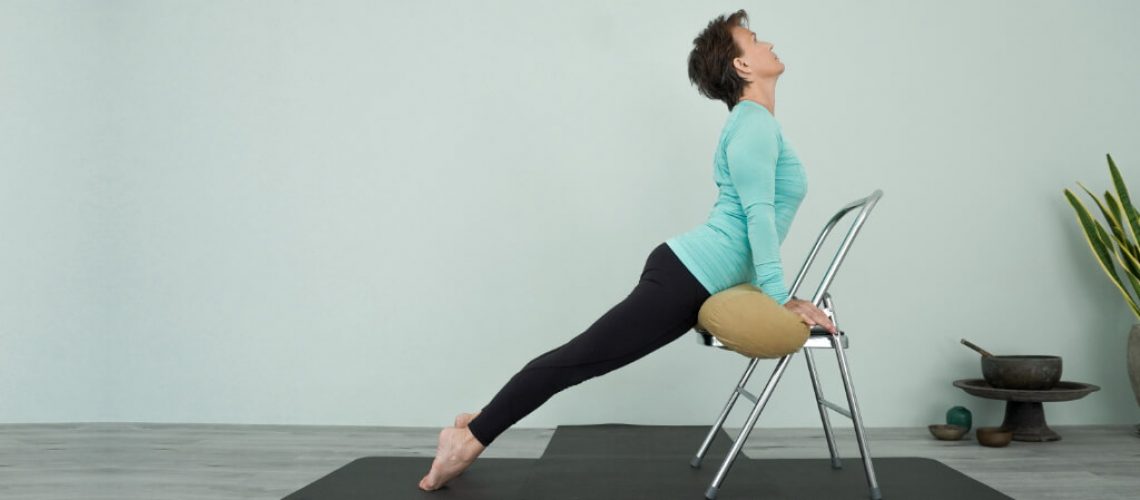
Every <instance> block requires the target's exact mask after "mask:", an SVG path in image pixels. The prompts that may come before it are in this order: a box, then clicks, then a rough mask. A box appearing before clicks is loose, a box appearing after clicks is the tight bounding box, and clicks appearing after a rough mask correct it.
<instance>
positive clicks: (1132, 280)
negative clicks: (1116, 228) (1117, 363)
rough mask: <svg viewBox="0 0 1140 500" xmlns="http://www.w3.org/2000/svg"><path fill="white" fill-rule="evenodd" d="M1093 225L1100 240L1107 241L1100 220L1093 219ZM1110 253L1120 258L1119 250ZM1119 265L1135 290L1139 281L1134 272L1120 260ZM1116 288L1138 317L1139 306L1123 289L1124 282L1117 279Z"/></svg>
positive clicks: (1139, 316)
mask: <svg viewBox="0 0 1140 500" xmlns="http://www.w3.org/2000/svg"><path fill="white" fill-rule="evenodd" d="M1093 225H1095V226H1096V230H1097V233H1098V234H1100V238H1101V241H1109V236H1108V231H1105V230H1104V228H1103V227H1101V225H1100V222H1099V221H1095V220H1094V221H1093ZM1111 246H1112V245H1111V244H1109V247H1111ZM1112 255H1114V256H1115V257H1116V258H1117V260H1120V254H1119V252H1113V253H1112ZM1120 265H1121V267H1123V268H1124V276H1126V277H1128V282H1129V284H1130V285H1132V290H1133V291H1137V290H1138V289H1137V285H1138V284H1140V283H1137V282H1136V276H1135V274H1133V273H1131V272H1128V266H1127V264H1125V263H1124V262H1123V261H1121V262H1120ZM1117 288H1119V289H1120V293H1123V294H1124V298H1125V300H1127V301H1128V305H1129V306H1130V307H1131V308H1132V312H1133V313H1134V314H1136V317H1137V318H1140V307H1138V306H1137V304H1136V300H1134V299H1133V298H1132V295H1130V294H1129V293H1128V291H1127V290H1125V289H1124V284H1123V283H1120V282H1119V280H1118V281H1117Z"/></svg>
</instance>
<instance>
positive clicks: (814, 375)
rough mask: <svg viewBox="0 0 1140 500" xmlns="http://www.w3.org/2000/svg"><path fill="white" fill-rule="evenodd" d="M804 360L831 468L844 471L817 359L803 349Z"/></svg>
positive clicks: (808, 350)
mask: <svg viewBox="0 0 1140 500" xmlns="http://www.w3.org/2000/svg"><path fill="white" fill-rule="evenodd" d="M803 351H804V359H806V360H807V365H808V373H810V374H811V386H812V388H813V389H815V405H816V407H817V408H819V419H820V420H822V421H823V436H824V437H825V438H826V439H827V451H828V452H829V453H831V468H832V469H842V468H843V461H842V460H840V459H839V448H837V447H836V446H835V434H833V433H832V432H831V419H830V418H828V414H827V406H824V404H823V401H824V395H823V386H822V385H820V382H819V373H818V372H816V369H815V358H813V357H812V354H811V349H808V348H806V347H805V348H803Z"/></svg>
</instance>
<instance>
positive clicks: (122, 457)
mask: <svg viewBox="0 0 1140 500" xmlns="http://www.w3.org/2000/svg"><path fill="white" fill-rule="evenodd" d="M439 430H440V429H439V428H434V429H433V428H411V427H345V426H337V427H326V426H277V425H272V426H271V425H264V426H263V425H194V424H143V423H138V424H136V423H111V424H108V423H98V424H91V423H87V424H8V425H0V498H2V499H4V500H17V499H21V500H22V499H65V498H66V499H75V498H83V499H116V500H130V499H147V500H165V499H171V500H173V499H178V500H194V499H211V500H217V499H238V498H241V499H248V498H265V499H280V498H281V497H283V496H285V495H287V494H289V493H291V492H293V491H295V490H297V489H299V488H301V487H302V486H304V485H306V484H308V483H310V482H312V481H314V480H316V479H318V478H320V477H321V476H324V475H325V474H328V473H329V472H332V471H333V470H335V469H337V468H338V467H340V466H342V465H344V464H346V463H348V462H350V461H352V460H354V459H357V458H360V457H364V456H405V457H407V456H416V457H432V456H434V454H435V446H436V443H437V437H438V434H439ZM1054 430H1056V431H1057V432H1058V433H1060V434H1061V435H1062V436H1063V439H1062V440H1061V441H1056V442H1051V443H1022V442H1017V441H1014V442H1013V443H1012V444H1010V446H1008V447H1005V448H985V447H982V446H979V445H978V444H977V443H976V442H975V441H973V440H972V437H971V438H970V440H968V441H966V440H964V441H955V442H946V441H936V440H934V439H933V438H932V437H930V435H929V434H928V433H927V431H926V429H925V428H894V429H892V428H875V429H868V436H869V442H870V444H869V446H870V449H871V454H872V456H874V457H886V456H918V457H928V458H934V459H937V460H940V461H942V462H943V463H945V464H947V465H949V466H951V467H953V468H955V469H957V470H959V471H962V472H963V473H965V474H967V475H969V476H971V477H973V478H975V479H977V480H979V481H982V482H984V483H986V484H988V485H990V486H992V487H994V488H996V489H998V490H1000V491H1002V492H1004V493H1006V494H1007V495H1010V496H1012V497H1014V498H1018V499H1034V500H1037V499H1042V500H1046V499H1058V500H1060V499H1064V500H1074V499H1097V500H1111V499H1137V498H1140V438H1138V437H1137V436H1136V433H1135V431H1134V429H1133V426H1054ZM729 432H730V435H733V436H735V435H736V432H739V429H729ZM838 432H839V442H838V446H839V449H840V454H841V456H843V457H855V456H858V448H857V447H856V444H855V439H854V434H853V432H852V431H851V430H850V429H842V430H840V431H838ZM553 433H554V429H522V428H512V429H510V430H508V431H507V432H506V433H504V434H503V435H501V436H499V438H498V439H497V440H496V441H495V442H494V443H492V444H491V446H490V447H489V448H488V449H487V450H486V451H485V452H484V453H483V455H482V456H483V457H516V458H537V457H539V456H540V455H541V454H542V451H543V450H544V449H545V447H546V443H547V442H548V441H549V439H550V437H551V435H553ZM692 445H693V451H694V452H695V451H696V449H697V447H698V446H699V445H700V443H692ZM744 454H745V455H746V456H748V457H750V458H777V457H778V458H816V457H819V458H823V457H827V446H826V444H825V443H824V441H823V434H822V431H821V430H819V429H765V428H757V429H756V430H755V431H754V432H753V433H752V435H751V436H750V437H749V439H748V442H747V443H746V445H745V447H744ZM682 465H683V466H686V467H687V466H688V465H687V463H685V464H682ZM424 472H427V471H426V469H425V471H424ZM419 479H420V478H419V476H417V477H409V478H408V481H411V482H413V483H415V482H418V481H419ZM883 492H884V496H886V497H887V498H888V499H889V498H890V496H889V495H890V492H889V490H887V489H886V488H884V491H883Z"/></svg>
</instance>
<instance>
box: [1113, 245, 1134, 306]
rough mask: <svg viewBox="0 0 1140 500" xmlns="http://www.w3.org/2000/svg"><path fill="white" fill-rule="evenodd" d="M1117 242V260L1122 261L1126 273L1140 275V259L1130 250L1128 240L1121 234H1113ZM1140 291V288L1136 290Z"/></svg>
mask: <svg viewBox="0 0 1140 500" xmlns="http://www.w3.org/2000/svg"><path fill="white" fill-rule="evenodd" d="M1113 239H1114V240H1115V241H1116V244H1117V254H1118V255H1117V257H1118V258H1117V260H1118V261H1119V262H1120V267H1122V268H1124V272H1125V274H1128V275H1129V276H1140V259H1138V258H1137V257H1136V254H1134V253H1131V252H1129V251H1128V242H1127V241H1123V240H1121V239H1120V237H1119V236H1115V235H1114V236H1113ZM1136 291H1137V292H1140V290H1136Z"/></svg>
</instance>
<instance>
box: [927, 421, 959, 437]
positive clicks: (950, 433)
mask: <svg viewBox="0 0 1140 500" xmlns="http://www.w3.org/2000/svg"><path fill="white" fill-rule="evenodd" d="M929 429H930V433H931V434H933V435H934V437H936V438H938V439H940V440H942V441H957V440H959V439H962V436H964V435H966V428H965V427H962V426H960V425H954V424H931V425H930V426H929Z"/></svg>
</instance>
